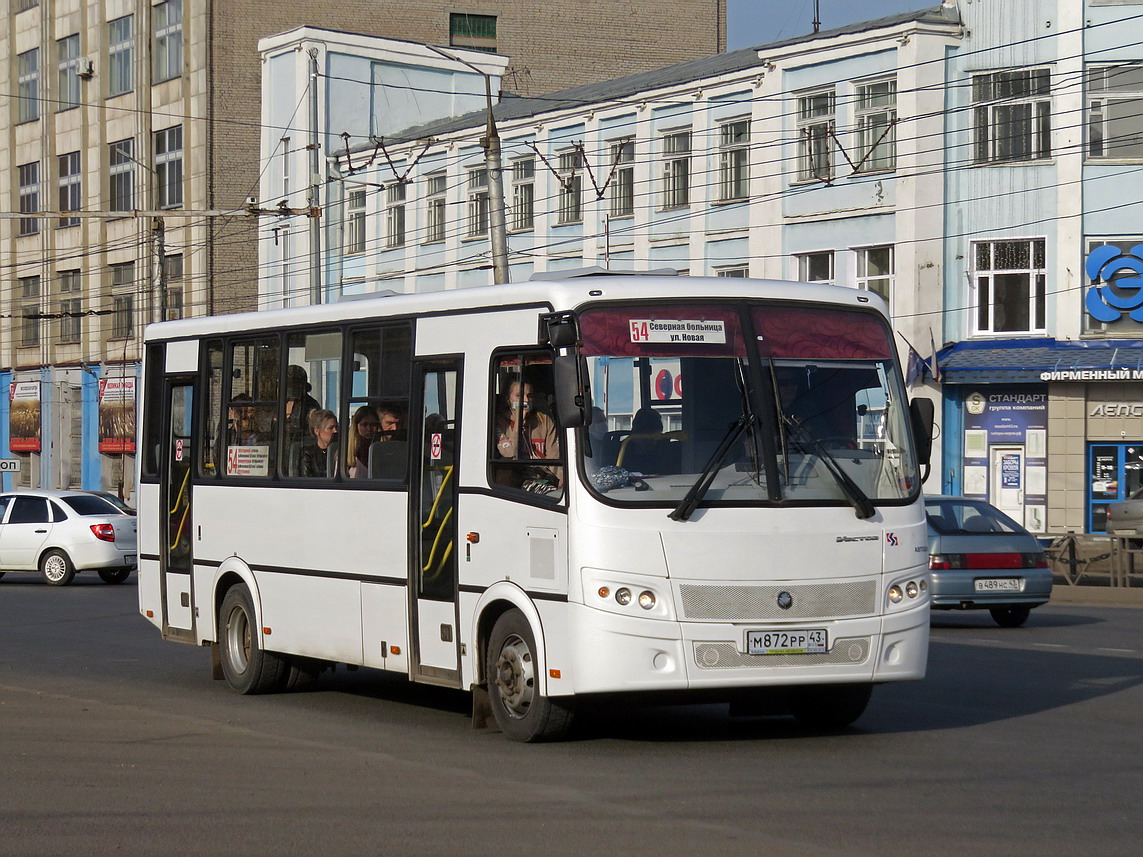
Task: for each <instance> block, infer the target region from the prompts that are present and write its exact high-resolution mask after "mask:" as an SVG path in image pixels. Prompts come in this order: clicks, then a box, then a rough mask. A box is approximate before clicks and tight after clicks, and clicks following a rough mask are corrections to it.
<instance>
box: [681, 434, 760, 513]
mask: <svg viewBox="0 0 1143 857" xmlns="http://www.w3.org/2000/svg"><path fill="white" fill-rule="evenodd" d="M756 421H757V417H755V416H754V415H753V414H743V415H742V416H740V417H739V418H738V419H736V420H735V421H734V422H732V423H731V424H730V426H729V427H728V428H727V429H726V434H724V435H723V436H722V440H720V441H719V442H718V446H716V447H715V449H714V452H713V453H711V456H710V458H709V459H708V460H707V462H706V467H704V468H703V469H702V473H700V474H699V475H698V479H696V480H695V484H694V485H692V486H691V488H690V490H689V491H687V493H686V496H685V497H683V499H682V500H680V501H679V505H677V506H676V507H675V509H674V511H673V512H671V514H669V515H668V516H667V517H668V518H670V519H671V520H672V521H687V520H690V517H691V515H693V514H694V511H695V509H697V508H698V505H699V503H701V502H702V498H703V497H705V496H706V492H707V491H709V490H710V486H711V484H712V483H713V482H714V477H715V475H716V474H717V473H718V471H719V468H721V467H722V463H723V460H724V459H725V458H726V455H727V453H728V452H730V450H731V449H733V448H734V444H735V442H736V441H737V440H738V439H739V438H740V437H742V434H743V432H745V431H746V429H748V428H749V427H750V426H751V425H753V424H754V423H755V422H756Z"/></svg>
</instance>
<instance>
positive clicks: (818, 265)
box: [798, 250, 833, 283]
mask: <svg viewBox="0 0 1143 857" xmlns="http://www.w3.org/2000/svg"><path fill="white" fill-rule="evenodd" d="M798 279H799V280H801V281H802V282H803V283H832V282H833V251H832V250H825V251H823V252H821V253H802V254H800V255H799V256H798Z"/></svg>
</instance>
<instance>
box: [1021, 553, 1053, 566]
mask: <svg viewBox="0 0 1143 857" xmlns="http://www.w3.org/2000/svg"><path fill="white" fill-rule="evenodd" d="M1024 568H1050V566H1049V565H1048V555H1047V554H1046V553H1026V554H1024Z"/></svg>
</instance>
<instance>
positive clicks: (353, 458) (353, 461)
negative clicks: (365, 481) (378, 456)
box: [345, 405, 381, 479]
mask: <svg viewBox="0 0 1143 857" xmlns="http://www.w3.org/2000/svg"><path fill="white" fill-rule="evenodd" d="M379 428H381V417H380V416H379V415H378V413H377V409H376V408H375V407H373V406H372V405H362V406H361V407H360V408H358V409H357V410H356V411H354V412H353V419H352V420H350V423H349V448H348V450H347V454H346V457H345V463H346V468H347V472H348V473H349V478H350V479H361V478H364V477H365V476H367V475H368V474H369V445H370V444H371V443H373V440H374V438H376V436H377V430H378V429H379Z"/></svg>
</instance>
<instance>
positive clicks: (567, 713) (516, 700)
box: [485, 609, 574, 743]
mask: <svg viewBox="0 0 1143 857" xmlns="http://www.w3.org/2000/svg"><path fill="white" fill-rule="evenodd" d="M536 670H537V662H536V638H535V635H534V634H533V633H532V626H531V625H530V624H529V623H528V620H527V618H525V616H524V614H523V613H521V612H520V611H519V610H515V609H512V610H509V611H508V612H507V613H505V614H504V615H503V616H501V617H500V618H499V619H497V620H496V624H495V625H493V627H492V635H491V637H490V638H489V641H488V652H487V658H486V660H485V676H486V678H487V679H488V698H489V701H490V703H491V705H492V713H493V716H495V718H496V723H497V725H498V726H499V727H500V729H501V731H502V732H503V733H504V734H505V735H507V736H508V737H509V738H511V739H512V740H514V741H524V742H529V743H530V742H535V741H558V740H559V739H561V738H563V737H564V736H565V735H567V732H568V730H569V729H570V728H571V723H572V718H573V715H574V712H573V710H572V706H571V704H570V701H568V700H563V699H553V698H551V697H547V696H544V695H543V694H542V693H540V677H539V676H538V675H537V672H536Z"/></svg>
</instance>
